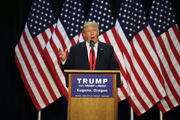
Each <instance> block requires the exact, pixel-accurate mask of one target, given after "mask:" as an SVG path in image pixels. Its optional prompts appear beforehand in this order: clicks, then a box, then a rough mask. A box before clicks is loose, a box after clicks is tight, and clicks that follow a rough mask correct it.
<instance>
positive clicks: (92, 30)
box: [83, 26, 99, 43]
mask: <svg viewBox="0 0 180 120" xmlns="http://www.w3.org/2000/svg"><path fill="white" fill-rule="evenodd" d="M83 34H84V37H85V39H86V41H87V42H88V43H89V42H90V40H93V41H94V43H96V42H97V41H98V35H99V30H98V28H97V27H96V26H86V27H85V28H84V33H83Z"/></svg>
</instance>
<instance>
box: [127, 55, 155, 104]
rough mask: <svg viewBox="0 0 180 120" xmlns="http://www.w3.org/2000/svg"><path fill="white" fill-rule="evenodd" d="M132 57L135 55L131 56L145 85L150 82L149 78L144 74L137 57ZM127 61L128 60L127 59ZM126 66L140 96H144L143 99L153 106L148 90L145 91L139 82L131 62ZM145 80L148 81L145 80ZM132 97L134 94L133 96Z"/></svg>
mask: <svg viewBox="0 0 180 120" xmlns="http://www.w3.org/2000/svg"><path fill="white" fill-rule="evenodd" d="M132 57H133V56H131V59H132V62H133V65H134V67H135V69H136V71H137V73H138V75H139V76H140V77H141V79H142V80H141V81H142V82H143V83H144V85H146V84H149V83H148V81H147V79H146V78H145V76H144V74H143V72H142V70H141V68H140V66H139V65H138V63H137V61H136V60H135V59H134V60H133V58H132ZM127 61H128V60H127ZM126 68H127V70H128V72H129V74H130V77H131V80H132V81H133V84H134V86H136V89H137V91H138V93H139V94H140V96H141V97H142V99H143V100H144V101H145V103H146V104H147V105H148V106H149V107H150V106H152V103H151V101H150V100H149V98H148V97H147V96H146V93H145V92H146V91H143V90H142V87H141V86H140V85H139V83H138V81H137V78H136V77H135V75H134V73H133V72H132V70H131V67H130V64H129V63H126ZM145 81H146V82H145ZM147 89H148V88H147ZM131 97H132V96H131Z"/></svg>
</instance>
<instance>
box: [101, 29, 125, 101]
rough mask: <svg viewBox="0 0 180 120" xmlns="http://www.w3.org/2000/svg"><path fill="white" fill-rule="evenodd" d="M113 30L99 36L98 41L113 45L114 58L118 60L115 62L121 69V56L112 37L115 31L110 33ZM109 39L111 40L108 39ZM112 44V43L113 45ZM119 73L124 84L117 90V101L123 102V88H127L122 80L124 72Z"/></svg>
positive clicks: (121, 70)
mask: <svg viewBox="0 0 180 120" xmlns="http://www.w3.org/2000/svg"><path fill="white" fill-rule="evenodd" d="M113 29H114V28H112V29H111V30H109V31H107V32H106V33H104V34H103V35H101V36H100V37H99V39H100V40H101V41H103V42H106V43H108V44H111V45H113V46H114V49H115V50H114V51H115V56H116V58H118V59H117V61H118V63H119V65H120V68H122V63H120V61H121V58H120V55H121V54H119V53H118V51H119V50H118V47H117V46H116V45H117V44H116V41H115V40H116V38H115V37H114V35H115V34H116V33H115V31H114V34H113V33H112V31H113ZM110 38H111V39H110ZM113 42H114V43H113ZM121 62H122V61H121ZM120 72H121V80H123V81H124V82H123V84H124V85H123V86H121V88H120V89H118V91H119V94H118V96H119V99H120V101H122V100H124V99H126V98H127V97H128V92H127V91H126V89H127V87H125V86H127V83H126V81H125V80H124V77H123V76H124V75H125V72H124V70H123V69H120ZM120 93H122V94H120Z"/></svg>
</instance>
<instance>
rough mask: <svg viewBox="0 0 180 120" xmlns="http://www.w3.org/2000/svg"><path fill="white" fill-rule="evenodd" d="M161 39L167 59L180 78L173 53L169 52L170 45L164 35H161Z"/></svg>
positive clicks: (177, 64)
mask: <svg viewBox="0 0 180 120" xmlns="http://www.w3.org/2000/svg"><path fill="white" fill-rule="evenodd" d="M161 38H162V40H163V43H164V44H165V47H166V51H167V53H168V56H169V58H170V60H171V63H172V64H173V67H174V69H175V70H176V72H177V73H178V76H180V65H179V63H178V62H177V60H176V58H175V56H174V54H173V52H172V51H171V47H170V45H169V42H168V38H167V36H166V34H165V33H163V34H162V35H161ZM172 41H173V40H172Z"/></svg>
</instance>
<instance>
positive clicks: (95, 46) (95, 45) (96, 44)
mask: <svg viewBox="0 0 180 120" xmlns="http://www.w3.org/2000/svg"><path fill="white" fill-rule="evenodd" d="M86 47H87V48H90V46H89V43H88V42H87V41H86ZM94 48H95V49H97V48H98V41H97V42H96V43H95V44H94Z"/></svg>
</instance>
